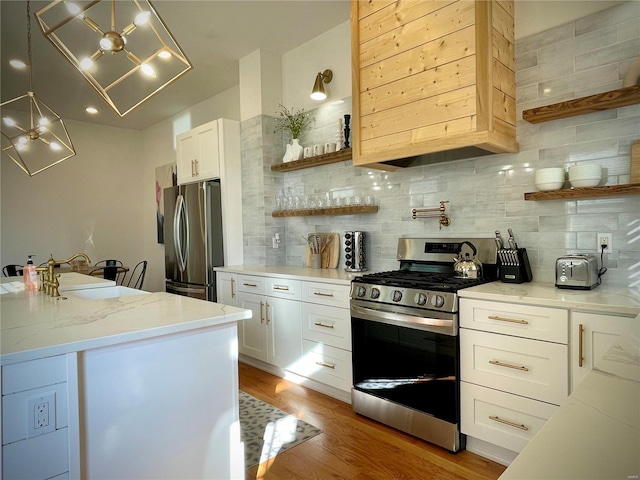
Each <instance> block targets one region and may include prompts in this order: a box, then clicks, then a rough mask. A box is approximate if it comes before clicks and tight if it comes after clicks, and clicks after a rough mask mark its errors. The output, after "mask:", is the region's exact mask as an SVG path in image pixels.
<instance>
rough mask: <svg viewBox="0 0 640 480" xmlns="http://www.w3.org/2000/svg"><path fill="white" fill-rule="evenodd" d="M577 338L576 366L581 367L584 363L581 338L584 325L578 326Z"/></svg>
mask: <svg viewBox="0 0 640 480" xmlns="http://www.w3.org/2000/svg"><path fill="white" fill-rule="evenodd" d="M578 336H579V337H580V341H579V342H578V366H579V367H582V364H583V362H584V347H583V345H582V337H584V325H582V324H580V325H579V326H578Z"/></svg>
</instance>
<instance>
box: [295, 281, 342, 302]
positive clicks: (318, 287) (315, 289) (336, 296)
mask: <svg viewBox="0 0 640 480" xmlns="http://www.w3.org/2000/svg"><path fill="white" fill-rule="evenodd" d="M350 291H351V287H350V286H348V285H334V284H332V283H320V282H302V300H303V301H305V302H311V303H319V304H321V305H333V306H335V307H340V308H349V294H350Z"/></svg>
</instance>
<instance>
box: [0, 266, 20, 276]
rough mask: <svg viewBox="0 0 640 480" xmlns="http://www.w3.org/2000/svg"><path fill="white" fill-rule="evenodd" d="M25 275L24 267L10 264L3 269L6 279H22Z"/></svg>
mask: <svg viewBox="0 0 640 480" xmlns="http://www.w3.org/2000/svg"><path fill="white" fill-rule="evenodd" d="M23 273H24V266H23V265H16V264H9V265H5V266H4V267H2V275H4V276H5V277H21V276H22V274H23Z"/></svg>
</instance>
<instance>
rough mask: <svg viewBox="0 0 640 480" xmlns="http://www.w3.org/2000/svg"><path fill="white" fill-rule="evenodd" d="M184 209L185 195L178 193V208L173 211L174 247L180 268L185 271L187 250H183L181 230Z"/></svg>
mask: <svg viewBox="0 0 640 480" xmlns="http://www.w3.org/2000/svg"><path fill="white" fill-rule="evenodd" d="M184 209H185V206H184V197H183V196H182V195H178V197H177V198H176V208H175V210H174V212H173V247H174V250H175V252H176V258H177V260H178V269H179V270H180V271H181V272H184V271H185V269H186V268H187V265H186V263H187V258H186V253H187V252H183V251H182V247H183V246H182V243H181V238H182V235H181V232H182V231H183V227H182V221H183V219H184V218H185V215H184Z"/></svg>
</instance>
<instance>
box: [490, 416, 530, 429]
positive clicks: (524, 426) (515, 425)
mask: <svg viewBox="0 0 640 480" xmlns="http://www.w3.org/2000/svg"><path fill="white" fill-rule="evenodd" d="M489 419H490V420H493V421H494V422H500V423H504V424H505V425H509V426H510V427H514V428H519V429H520V430H525V431H527V432H528V431H529V427H527V426H526V425H522V424H520V425H518V424H517V423H513V422H510V421H509V420H504V419H502V418H500V417H494V416H493V415H489Z"/></svg>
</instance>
